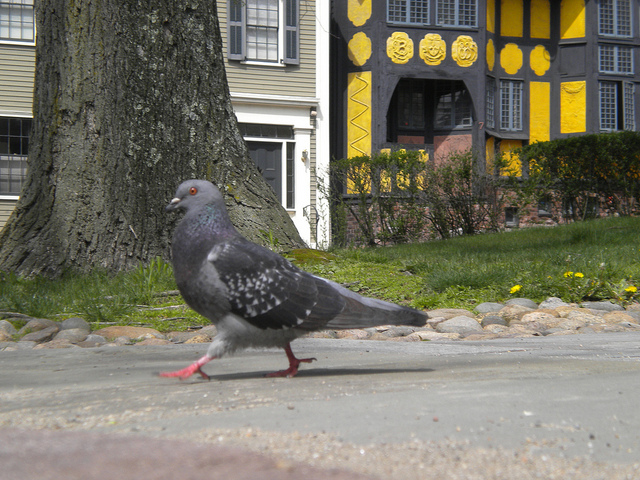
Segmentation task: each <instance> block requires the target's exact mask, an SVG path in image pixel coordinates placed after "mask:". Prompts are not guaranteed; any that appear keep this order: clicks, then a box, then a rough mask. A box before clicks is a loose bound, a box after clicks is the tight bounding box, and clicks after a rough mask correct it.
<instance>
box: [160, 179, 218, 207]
mask: <svg viewBox="0 0 640 480" xmlns="http://www.w3.org/2000/svg"><path fill="white" fill-rule="evenodd" d="M215 203H220V204H222V205H224V200H223V198H222V194H221V193H220V190H218V187H216V186H215V185H214V184H213V183H211V182H207V181H206V180H187V181H186V182H183V183H182V184H180V186H179V187H178V190H176V196H175V198H173V200H171V202H170V203H169V205H167V208H166V211H167V212H173V211H174V210H178V209H181V210H185V211H189V210H192V209H195V208H198V207H202V206H204V205H211V204H215Z"/></svg>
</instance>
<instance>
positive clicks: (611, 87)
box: [600, 82, 618, 130]
mask: <svg viewBox="0 0 640 480" xmlns="http://www.w3.org/2000/svg"><path fill="white" fill-rule="evenodd" d="M617 93H618V88H617V85H616V82H600V130H617V125H618V116H617V112H616V104H617V103H618V95H617Z"/></svg>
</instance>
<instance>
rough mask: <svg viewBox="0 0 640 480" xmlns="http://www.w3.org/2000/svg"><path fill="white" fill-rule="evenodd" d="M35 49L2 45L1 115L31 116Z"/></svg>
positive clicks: (0, 48) (0, 72) (0, 64)
mask: <svg viewBox="0 0 640 480" xmlns="http://www.w3.org/2000/svg"><path fill="white" fill-rule="evenodd" d="M34 75H35V47H33V46H21V45H2V44H0V113H4V114H11V113H15V114H21V115H31V112H32V105H33V82H34Z"/></svg>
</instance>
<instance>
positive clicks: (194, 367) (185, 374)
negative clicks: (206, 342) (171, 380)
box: [160, 355, 215, 380]
mask: <svg viewBox="0 0 640 480" xmlns="http://www.w3.org/2000/svg"><path fill="white" fill-rule="evenodd" d="M214 358H215V357H210V356H208V355H205V356H204V357H202V358H200V359H199V360H198V361H196V362H194V363H192V364H191V365H189V366H188V367H187V368H183V369H182V370H177V371H175V372H162V373H160V376H161V377H178V378H180V380H184V379H185V378H189V377H190V376H191V375H193V374H194V373H199V374H200V375H201V376H202V378H204V379H205V380H209V375H207V374H206V373H204V372H203V371H202V367H203V366H204V365H206V364H207V363H209V362H210V361H211V360H213V359H214Z"/></svg>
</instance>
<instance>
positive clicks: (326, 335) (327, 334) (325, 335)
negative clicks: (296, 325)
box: [305, 330, 337, 338]
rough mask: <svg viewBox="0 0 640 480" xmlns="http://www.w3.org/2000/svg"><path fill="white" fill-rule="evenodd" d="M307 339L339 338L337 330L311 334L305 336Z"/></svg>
mask: <svg viewBox="0 0 640 480" xmlns="http://www.w3.org/2000/svg"><path fill="white" fill-rule="evenodd" d="M305 337H307V338H337V336H336V332H335V330H320V331H318V332H309V333H307V334H306V335H305Z"/></svg>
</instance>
